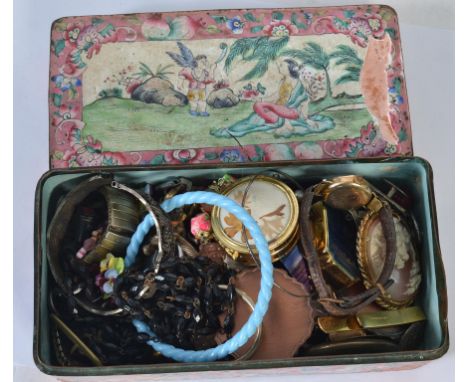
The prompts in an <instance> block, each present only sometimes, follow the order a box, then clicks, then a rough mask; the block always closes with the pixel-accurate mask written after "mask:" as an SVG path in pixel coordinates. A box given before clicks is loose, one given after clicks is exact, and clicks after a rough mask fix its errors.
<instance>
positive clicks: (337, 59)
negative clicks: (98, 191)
mask: <svg viewBox="0 0 468 382" xmlns="http://www.w3.org/2000/svg"><path fill="white" fill-rule="evenodd" d="M51 36H52V41H51V65H50V92H49V100H50V102H49V108H50V134H49V136H50V160H51V167H53V168H67V167H83V166H115V165H143V164H153V165H163V164H188V163H219V162H241V161H247V160H251V161H277V160H303V159H330V158H357V157H383V156H397V155H412V142H411V128H410V121H409V111H408V100H407V95H406V86H405V80H404V73H403V64H402V56H401V42H400V32H399V27H398V21H397V16H396V14H395V12H394V11H393V9H391V8H389V7H387V6H378V5H365V6H346V7H325V8H303V9H294V8H290V9H257V10H216V11H195V12H176V13H151V14H150V13H148V14H131V15H113V16H80V17H66V18H62V19H59V20H57V21H55V22H54V23H53V25H52V34H51ZM236 139H237V140H238V141H239V142H240V143H241V145H242V146H243V148H244V149H241V148H240V147H239V145H238V143H237V142H236Z"/></svg>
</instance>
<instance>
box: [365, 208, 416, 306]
mask: <svg viewBox="0 0 468 382" xmlns="http://www.w3.org/2000/svg"><path fill="white" fill-rule="evenodd" d="M393 221H394V224H395V231H396V240H397V252H396V259H395V267H394V269H393V272H392V276H391V278H392V279H394V280H395V281H396V282H395V283H394V284H393V285H391V286H390V287H389V288H387V289H386V290H385V292H384V293H383V294H382V295H381V296H380V297H379V298H378V299H377V301H376V302H377V304H379V305H380V306H382V307H384V308H386V309H391V310H393V309H399V308H402V307H405V306H408V305H410V304H412V303H413V302H414V299H415V297H416V295H417V292H418V290H419V286H420V284H421V278H422V276H421V267H420V264H419V256H418V252H417V250H416V247H415V245H414V238H413V237H412V235H411V231H410V228H409V227H408V224H407V223H406V222H405V220H404V219H403V217H402V216H401V215H400V214H398V213H396V212H394V213H393ZM381 226H382V225H381V223H380V222H379V216H378V214H376V213H374V214H368V215H366V216H365V217H364V218H363V219H362V221H361V224H360V226H359V230H358V238H357V254H358V263H359V268H360V270H361V274H362V277H363V282H364V286H365V287H366V288H371V287H372V286H373V285H374V284H375V281H376V280H377V279H378V277H379V276H380V273H381V271H382V268H383V263H384V259H383V256H384V255H383V254H384V253H385V238H384V237H383V233H382V227H381Z"/></svg>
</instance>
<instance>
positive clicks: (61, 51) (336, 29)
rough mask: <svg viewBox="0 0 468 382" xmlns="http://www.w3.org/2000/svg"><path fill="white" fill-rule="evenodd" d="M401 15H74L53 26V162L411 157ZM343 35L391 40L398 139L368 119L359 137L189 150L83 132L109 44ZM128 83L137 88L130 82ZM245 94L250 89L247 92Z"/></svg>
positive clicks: (387, 11)
mask: <svg viewBox="0 0 468 382" xmlns="http://www.w3.org/2000/svg"><path fill="white" fill-rule="evenodd" d="M398 31H399V27H398V21H397V17H396V15H395V13H394V12H393V10H392V9H391V8H389V7H386V6H378V5H371V6H367V5H366V6H349V7H330V8H305V9H281V10H266V9H258V10H225V11H216V12H215V11H209V12H207V11H197V12H184V13H177V12H176V13H166V14H134V15H117V16H95V17H91V16H86V17H68V18H63V19H60V20H58V21H56V22H55V23H54V25H53V27H52V43H51V78H50V134H49V136H50V160H51V166H52V167H53V168H67V167H82V166H86V167H87V166H115V165H144V164H153V165H164V164H178V163H181V164H186V163H216V162H223V161H226V162H229V161H245V160H248V159H250V160H254V161H274V160H296V159H327V158H355V157H366V156H390V155H395V156H396V155H411V154H412V142H411V130H410V124H409V117H408V103H407V102H403V100H406V99H407V97H406V86H405V82H404V80H403V78H404V74H403V68H402V61H401V42H400V39H399V34H398V33H399V32H398ZM337 33H338V34H343V35H345V36H348V37H349V38H350V40H351V41H352V42H353V43H355V44H357V45H359V46H362V47H365V46H366V45H367V38H368V36H374V37H377V38H379V37H382V36H383V34H384V33H389V34H390V36H391V37H392V39H393V47H394V51H393V62H392V65H391V68H390V69H389V83H392V84H393V88H392V90H391V91H392V94H393V99H394V102H393V108H394V110H393V111H392V122H393V121H394V122H395V123H396V124H397V126H400V130H399V131H398V132H397V133H398V134H399V137H400V143H399V145H398V146H397V147H389V146H388V145H387V144H386V143H385V142H383V141H380V139H379V138H377V134H375V128H374V127H373V124H372V123H370V124H369V125H367V126H363V127H362V129H361V136H360V137H357V138H343V139H338V140H332V141H327V140H324V141H317V142H301V141H298V142H290V143H266V144H259V145H247V146H245V147H244V148H243V150H242V151H240V150H239V148H238V147H207V148H200V149H195V148H186V149H178V150H172V151H171V150H150V151H139V152H109V151H104V150H103V146H102V143H101V142H100V141H99V140H96V139H94V138H93V137H92V136H89V135H88V136H83V134H82V130H83V127H84V123H83V122H82V107H83V106H82V96H83V95H82V87H81V84H82V76H83V73H84V71H85V70H86V61H87V60H90V59H93V57H94V56H95V55H97V54H99V52H100V50H101V48H102V46H103V45H104V44H109V43H114V42H128V43H131V42H133V41H148V40H174V41H177V40H187V39H216V38H217V39H219V38H226V37H229V38H232V37H258V36H261V35H267V36H270V37H273V38H275V37H284V36H290V35H299V36H307V35H320V34H337ZM128 86H129V87H132V86H138V84H137V83H129V84H128ZM244 96H245V97H247V96H251V94H248V95H247V94H245V95H244Z"/></svg>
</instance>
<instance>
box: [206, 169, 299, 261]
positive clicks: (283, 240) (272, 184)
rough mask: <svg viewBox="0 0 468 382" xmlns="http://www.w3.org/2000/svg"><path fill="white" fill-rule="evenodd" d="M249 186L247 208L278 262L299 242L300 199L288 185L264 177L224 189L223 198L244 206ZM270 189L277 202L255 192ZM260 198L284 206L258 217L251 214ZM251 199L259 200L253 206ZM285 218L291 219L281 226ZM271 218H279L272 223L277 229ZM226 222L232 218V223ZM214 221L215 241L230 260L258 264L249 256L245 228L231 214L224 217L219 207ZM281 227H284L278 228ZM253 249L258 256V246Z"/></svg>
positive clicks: (274, 259) (248, 178)
mask: <svg viewBox="0 0 468 382" xmlns="http://www.w3.org/2000/svg"><path fill="white" fill-rule="evenodd" d="M252 179H253V180H252ZM249 183H251V187H250V191H248V192H247V197H246V202H245V205H244V208H246V209H247V210H248V211H250V212H251V213H252V216H253V217H254V219H256V220H257V222H258V223H259V225H260V228H261V229H262V231H263V233H264V234H265V236H266V237H267V239H268V240H269V244H270V245H269V248H270V252H271V254H272V261H278V260H279V259H281V258H282V257H283V256H285V255H286V254H287V253H288V252H289V250H291V249H292V248H293V247H294V245H295V244H296V242H297V239H298V230H299V228H298V227H299V225H298V219H299V204H298V201H297V198H296V196H295V195H294V192H293V191H292V190H291V189H290V188H289V187H288V186H287V185H286V184H284V183H283V182H281V181H279V180H277V179H276V178H272V177H268V176H265V175H256V176H248V177H245V178H242V179H240V180H238V181H237V182H234V183H233V184H231V185H229V186H228V187H227V188H226V189H225V190H223V195H225V196H228V197H231V198H232V199H234V200H235V201H237V202H238V203H239V204H241V203H242V200H243V196H244V193H245V190H246V189H247V187H249ZM255 187H257V190H255ZM268 189H269V190H270V192H275V193H276V194H275V196H273V197H276V200H268V195H260V196H258V195H256V194H254V193H255V191H257V192H262V191H263V192H268ZM259 198H263V200H265V201H267V202H270V203H271V202H273V201H280V202H281V201H282V203H283V204H280V205H278V207H277V208H276V209H275V206H273V211H269V210H268V211H264V210H263V211H262V212H261V213H260V214H259V215H260V216H255V211H252V209H253V208H257V207H258V206H259V205H260V204H259V203H258V202H259V200H258V199H259ZM265 198H266V199H265ZM251 199H257V200H255V202H254V203H253V204H250V203H249V200H251ZM284 210H286V211H284ZM285 215H286V219H288V220H287V221H286V222H284V223H278V220H280V219H281V218H283V217H284V216H285ZM271 217H277V219H276V221H274V223H273V224H274V226H272V225H271V220H270V219H269V218H271ZM227 219H230V220H229V223H228V222H227ZM211 222H212V227H213V234H214V236H215V238H216V240H217V241H218V242H219V244H220V245H221V246H222V247H223V248H225V249H226V252H227V253H228V255H229V256H230V257H232V258H233V259H234V260H237V261H239V262H241V263H244V264H246V265H250V266H253V265H255V261H254V260H253V259H252V258H251V256H250V252H249V248H248V246H247V244H245V242H244V240H243V239H242V225H241V224H240V222H238V221H237V220H235V218H233V219H231V216H229V215H225V216H223V212H222V209H221V208H219V207H214V208H213V211H212V214H211ZM280 224H281V226H280V227H281V228H279V229H278V228H277V227H278V225H280ZM266 230H268V232H265V231H266ZM226 231H228V232H229V233H227V232H226ZM275 235H276V236H275ZM272 236H273V237H272ZM235 237H239V239H238V240H236V239H234V238H235ZM250 246H251V248H252V251H253V253H254V255H257V251H256V248H255V246H254V245H252V244H251V245H250Z"/></svg>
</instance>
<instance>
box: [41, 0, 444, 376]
mask: <svg viewBox="0 0 468 382" xmlns="http://www.w3.org/2000/svg"><path fill="white" fill-rule="evenodd" d="M51 37H52V42H51V66H50V94H49V97H50V98H49V99H50V106H49V108H50V128H49V138H50V166H51V169H52V170H51V171H49V172H48V173H46V174H45V175H44V176H43V177H42V179H41V180H40V181H39V183H38V187H37V191H36V210H35V318H34V319H35V331H34V358H35V361H36V364H37V365H38V367H39V368H40V369H41V370H43V371H44V372H46V373H50V374H56V375H109V374H125V373H134V374H135V373H142V374H143V373H166V372H184V371H202V370H203V371H208V370H211V371H213V372H214V371H221V370H223V371H225V370H234V369H266V368H279V367H304V366H308V367H311V366H320V367H322V366H328V365H335V366H334V367H333V368H330V370H338V369H339V370H353V371H354V370H357V369H362V370H382V369H401V368H411V367H416V366H418V365H421V364H422V363H423V362H424V361H427V360H430V359H434V358H437V357H440V356H442V355H443V354H444V353H445V352H446V350H447V348H448V331H447V322H446V318H447V306H446V304H447V298H446V290H445V278H444V271H443V265H442V260H441V255H440V249H439V244H438V234H437V218H436V213H435V206H434V195H433V186H432V172H431V169H430V166H429V164H428V163H427V162H426V161H424V160H423V159H419V158H414V157H412V155H413V151H412V142H411V127H410V120H409V111H408V100H407V95H406V87H405V81H404V73H403V66H402V56H401V42H400V31H399V28H398V21H397V16H396V14H395V12H394V10H393V9H391V8H390V7H387V6H377V5H363V6H347V7H326V8H304V9H256V10H216V11H197V12H177V13H154V14H131V15H113V16H87V17H66V18H62V19H59V20H57V21H56V22H54V24H53V26H52V33H51ZM266 168H275V169H281V170H282V171H284V172H286V173H287V174H289V175H291V176H293V177H297V178H299V179H301V180H303V181H310V182H312V181H314V182H318V181H320V180H321V179H322V178H324V177H330V176H337V175H343V174H356V175H361V176H364V177H366V179H368V180H370V181H374V182H376V183H378V182H379V181H381V180H382V179H384V178H385V179H386V180H390V181H391V182H393V183H395V184H396V185H398V184H402V183H403V184H405V185H406V187H409V188H410V190H409V192H410V193H411V195H412V196H413V204H412V206H411V211H412V213H413V214H414V215H415V217H416V220H417V222H418V224H419V226H420V229H421V231H422V235H421V236H422V238H423V240H422V243H421V256H422V259H421V262H422V264H421V266H422V271H423V276H424V277H423V283H422V292H421V293H420V297H419V301H418V302H419V303H420V305H421V306H422V307H423V309H424V311H425V313H426V316H427V317H428V324H427V325H426V329H425V330H426V332H425V336H424V338H425V340H424V344H422V346H421V349H420V350H417V351H405V352H397V353H383V354H374V355H369V354H362V355H343V356H318V357H297V358H291V359H283V360H273V361H240V362H234V363H233V362H213V363H204V364H159V365H145V366H118V367H93V368H82V367H59V366H56V365H53V364H52V362H51V343H50V325H49V318H48V317H49V315H48V308H47V288H48V280H49V278H50V274H49V272H48V266H47V258H46V253H45V237H46V230H47V225H48V223H49V222H50V219H51V214H52V213H53V210H54V208H55V207H56V205H57V202H58V198H59V196H60V194H61V193H62V194H63V192H64V191H66V190H69V189H70V187H72V186H73V185H74V184H76V183H77V182H78V181H79V180H80V179H82V178H83V176H86V175H89V174H91V173H100V172H106V173H112V174H113V175H114V176H115V178H116V179H117V180H118V181H121V182H133V181H136V182H140V181H143V179H144V180H145V181H157V180H161V179H164V178H165V177H167V176H170V175H174V174H177V175H181V176H185V177H188V178H194V179H200V178H204V179H207V180H214V179H217V178H219V177H221V176H222V175H223V174H224V173H226V172H229V173H230V174H232V175H234V176H236V175H238V176H246V175H250V174H255V173H256V171H257V172H258V171H259V170H260V169H266ZM421 361H423V362H421ZM356 364H375V365H368V366H365V367H364V366H359V367H357V366H353V365H356ZM336 365H342V366H336ZM345 365H348V366H345Z"/></svg>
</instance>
